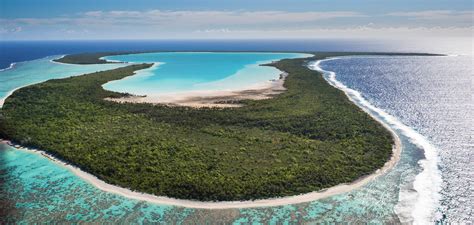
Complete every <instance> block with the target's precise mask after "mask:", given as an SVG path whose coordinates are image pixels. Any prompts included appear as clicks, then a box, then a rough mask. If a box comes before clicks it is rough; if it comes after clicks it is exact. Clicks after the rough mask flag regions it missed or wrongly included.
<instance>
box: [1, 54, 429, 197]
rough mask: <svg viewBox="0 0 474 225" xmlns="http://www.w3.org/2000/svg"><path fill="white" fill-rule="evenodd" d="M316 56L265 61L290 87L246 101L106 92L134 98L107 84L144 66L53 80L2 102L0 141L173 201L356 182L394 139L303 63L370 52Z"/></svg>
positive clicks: (94, 59)
mask: <svg viewBox="0 0 474 225" xmlns="http://www.w3.org/2000/svg"><path fill="white" fill-rule="evenodd" d="M112 54H132V53H123V52H122V53H84V54H76V55H68V56H65V57H62V58H60V59H58V60H56V61H58V62H62V63H76V64H90V63H108V62H107V61H105V60H103V59H101V57H103V56H107V55H112ZM313 54H314V56H313V57H310V58H298V59H283V60H280V61H278V62H274V63H271V64H268V65H267V66H273V67H275V68H277V69H279V70H281V71H282V72H284V73H285V74H287V76H286V78H285V80H284V83H283V84H282V85H283V86H284V88H285V91H283V92H281V93H278V94H274V95H273V96H272V97H271V98H265V99H259V100H254V99H242V100H239V101H238V102H226V104H234V103H235V104H239V105H238V106H239V107H187V106H173V105H168V104H151V103H133V102H126V101H124V102H116V101H110V99H120V98H126V97H130V95H129V94H127V93H117V92H111V91H107V90H104V89H103V88H102V85H103V84H105V83H107V82H109V81H112V80H119V79H122V78H125V77H127V76H133V75H134V74H135V71H139V70H142V69H146V68H149V67H151V66H152V65H153V64H149V63H143V64H134V65H129V66H125V67H121V68H118V69H113V70H108V71H101V72H96V73H91V74H85V75H81V76H75V77H70V78H64V79H53V80H48V81H46V82H43V83H39V84H34V85H30V86H27V87H23V88H20V89H18V90H16V91H15V92H14V93H13V94H12V95H10V96H9V97H8V98H7V99H6V100H5V103H4V105H3V108H2V109H1V110H0V138H3V139H8V140H11V141H13V142H15V143H18V144H20V145H22V146H25V147H30V148H36V149H41V150H44V151H46V152H47V153H48V154H50V155H52V156H54V157H55V158H58V159H61V160H62V161H64V162H67V163H69V164H72V165H75V166H77V167H79V168H80V169H82V170H84V171H86V172H88V173H91V174H93V175H95V176H97V177H98V178H99V179H101V180H103V181H105V182H107V183H109V184H113V185H117V186H120V187H125V188H128V189H131V190H134V191H139V192H144V193H149V194H153V195H156V196H167V197H171V198H178V199H190V200H199V201H241V200H254V199H267V198H275V197H284V196H292V195H298V194H303V193H308V192H313V191H318V190H322V189H325V188H329V187H332V186H335V185H338V184H341V183H349V182H353V181H355V180H357V179H359V178H361V177H364V176H367V175H369V174H372V173H374V172H375V171H376V170H378V169H380V168H381V167H382V166H384V164H385V163H386V162H387V161H388V160H389V159H390V158H391V157H392V149H393V146H394V137H393V135H392V133H391V132H390V131H389V130H387V129H386V128H385V127H384V126H383V125H382V124H381V123H379V122H378V121H376V120H375V119H374V118H372V117H371V116H370V115H368V114H367V113H366V112H364V111H363V110H362V109H360V108H359V107H357V106H356V105H355V104H353V103H352V102H351V101H350V99H348V97H347V96H346V95H345V93H344V92H343V91H341V90H339V89H337V88H335V87H333V86H331V85H330V84H329V83H327V82H326V80H325V79H324V78H323V76H322V74H321V73H320V72H317V71H314V70H311V69H309V68H308V67H307V64H308V62H311V61H314V60H319V59H324V58H327V57H334V56H344V55H356V54H360V55H367V54H368V53H313ZM371 54H372V55H373V54H374V53H371ZM376 54H384V55H387V54H390V55H393V54H392V53H376ZM397 55H406V54H397ZM409 55H416V54H409ZM418 55H427V54H418ZM219 101H222V100H219Z"/></svg>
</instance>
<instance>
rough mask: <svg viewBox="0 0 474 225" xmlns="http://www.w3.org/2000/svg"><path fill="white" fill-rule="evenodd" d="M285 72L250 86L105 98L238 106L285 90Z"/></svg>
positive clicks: (204, 105) (180, 104)
mask: <svg viewBox="0 0 474 225" xmlns="http://www.w3.org/2000/svg"><path fill="white" fill-rule="evenodd" d="M287 76H288V74H287V73H286V72H282V73H281V74H280V77H279V79H274V80H268V81H266V82H264V83H260V84H256V85H253V86H250V87H242V88H240V89H237V90H214V91H204V90H203V91H186V92H178V93H164V94H155V95H153V94H152V95H147V96H129V97H123V98H105V100H108V101H114V102H119V103H124V102H128V103H151V104H165V105H169V106H189V107H195V108H201V107H219V108H226V107H240V106H242V104H239V102H240V101H242V100H262V99H268V98H272V97H273V96H275V95H278V94H280V93H282V92H284V91H285V90H286V88H285V87H284V86H283V84H284V83H285V78H286V77H287Z"/></svg>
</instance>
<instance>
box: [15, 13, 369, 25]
mask: <svg viewBox="0 0 474 225" xmlns="http://www.w3.org/2000/svg"><path fill="white" fill-rule="evenodd" d="M363 16H365V15H363V14H361V13H357V12H350V11H332V12H285V11H162V10H150V11H143V12H140V11H90V12H85V13H81V14H79V16H78V17H56V18H17V19H13V20H11V21H9V22H14V23H23V24H29V25H41V24H43V25H44V24H46V25H51V24H65V23H66V24H67V23H74V24H84V25H86V24H89V25H90V24H91V23H95V24H115V25H117V24H120V23H129V24H130V23H133V24H136V25H174V26H189V25H194V26H195V25H201V26H204V25H205V26H212V25H255V24H278V23H286V24H288V23H290V24H291V23H301V22H315V21H321V20H328V19H336V18H351V17H363Z"/></svg>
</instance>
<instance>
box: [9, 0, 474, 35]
mask: <svg viewBox="0 0 474 225" xmlns="http://www.w3.org/2000/svg"><path fill="white" fill-rule="evenodd" d="M473 2H474V1H472V0H393V1H391V0H390V1H389V0H357V1H355V0H271V1H270V0H261V1H258V0H253V1H250V0H238V1H237V0H204V1H202V0H182V1H178V0H154V1H152V0H133V1H125V0H60V1H59V0H0V40H78V39H88V40H97V39H259V38H262V39H266V38H272V39H279V38H282V39H285V38H305V39H311V38H374V39H408V38H426V37H440V38H450V37H454V38H457V37H464V38H471V39H472V37H473V32H474V24H473V23H474V22H473V20H474V10H473Z"/></svg>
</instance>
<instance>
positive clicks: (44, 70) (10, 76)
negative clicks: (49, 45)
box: [0, 56, 125, 106]
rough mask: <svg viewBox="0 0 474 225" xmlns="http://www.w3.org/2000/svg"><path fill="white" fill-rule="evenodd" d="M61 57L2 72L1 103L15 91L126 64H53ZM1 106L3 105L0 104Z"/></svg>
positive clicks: (48, 58) (46, 58) (16, 65)
mask: <svg viewBox="0 0 474 225" xmlns="http://www.w3.org/2000/svg"><path fill="white" fill-rule="evenodd" d="M55 58H59V56H50V57H45V58H41V59H36V60H32V61H25V62H19V63H15V64H14V66H13V68H12V69H6V70H2V71H0V103H1V102H2V100H3V99H4V98H5V97H6V96H8V95H9V94H10V92H12V91H13V90H15V89H16V88H19V87H23V86H26V85H30V84H35V83H39V82H43V81H46V80H49V79H55V78H64V77H69V76H74V75H80V74H85V73H92V72H96V71H101V70H110V69H114V68H118V67H121V66H124V65H125V64H103V65H71V64H62V63H56V62H52V61H51V60H52V59H55ZM0 106H1V104H0Z"/></svg>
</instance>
